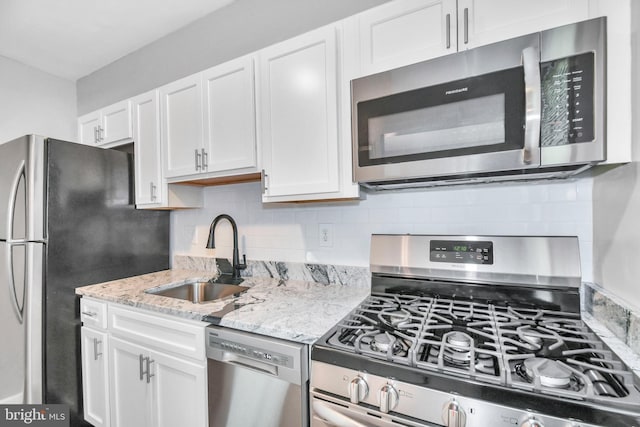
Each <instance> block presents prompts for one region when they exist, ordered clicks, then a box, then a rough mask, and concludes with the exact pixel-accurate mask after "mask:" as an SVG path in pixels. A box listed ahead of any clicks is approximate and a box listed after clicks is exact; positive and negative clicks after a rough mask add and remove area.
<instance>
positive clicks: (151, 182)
mask: <svg viewBox="0 0 640 427" xmlns="http://www.w3.org/2000/svg"><path fill="white" fill-rule="evenodd" d="M131 104H132V109H133V141H134V150H135V157H134V160H135V174H136V177H135V180H136V205H144V204H161V203H162V201H163V196H164V186H163V185H162V175H161V169H160V168H161V166H160V165H161V164H162V163H161V157H160V109H159V105H158V91H156V90H153V91H151V92H147V93H145V94H143V95H140V96H137V97H135V98H133V99H132V100H131Z"/></svg>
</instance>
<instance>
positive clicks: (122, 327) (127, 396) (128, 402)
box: [81, 298, 208, 427]
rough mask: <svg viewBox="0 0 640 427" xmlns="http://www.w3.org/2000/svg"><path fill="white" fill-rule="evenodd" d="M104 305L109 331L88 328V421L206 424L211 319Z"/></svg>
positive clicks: (154, 426) (159, 426)
mask: <svg viewBox="0 0 640 427" xmlns="http://www.w3.org/2000/svg"><path fill="white" fill-rule="evenodd" d="M83 300H85V299H84V298H83ZM103 304H104V305H105V310H106V311H108V314H107V317H108V327H107V328H106V330H105V331H99V330H97V329H95V328H91V327H87V326H86V325H87V323H85V326H83V328H82V369H83V396H84V401H85V402H84V414H85V419H86V420H87V421H88V422H90V423H92V424H93V425H94V426H96V427H98V426H100V427H102V426H113V427H126V426H135V427H140V426H148V427H173V426H190V427H206V426H207V425H208V421H207V420H208V410H207V362H206V355H205V350H204V332H205V331H204V328H205V327H206V323H204V322H198V321H192V320H186V319H176V318H172V316H166V315H161V314H156V313H152V312H148V311H146V310H136V309H131V308H127V307H123V306H120V305H118V304H106V303H103ZM81 307H82V306H81ZM107 344H108V345H107ZM96 355H97V356H96Z"/></svg>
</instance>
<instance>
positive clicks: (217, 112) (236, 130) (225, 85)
mask: <svg viewBox="0 0 640 427" xmlns="http://www.w3.org/2000/svg"><path fill="white" fill-rule="evenodd" d="M202 79H203V83H204V97H205V98H204V141H205V143H204V144H205V149H206V152H207V154H208V158H207V161H208V168H207V170H208V171H209V172H216V171H225V170H232V169H242V168H254V171H255V168H256V130H255V128H256V113H255V96H254V60H253V57H252V56H249V57H244V58H240V59H238V60H235V61H231V62H228V63H225V64H222V65H219V66H217V67H214V68H211V69H209V70H207V71H205V72H204V73H203V75H202Z"/></svg>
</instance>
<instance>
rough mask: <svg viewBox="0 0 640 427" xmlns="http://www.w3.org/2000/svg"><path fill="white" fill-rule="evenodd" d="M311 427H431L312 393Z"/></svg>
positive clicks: (429, 424) (332, 397)
mask: <svg viewBox="0 0 640 427" xmlns="http://www.w3.org/2000/svg"><path fill="white" fill-rule="evenodd" d="M311 409H312V412H311V427H403V426H405V427H429V426H436V424H431V423H427V422H414V421H409V420H406V419H401V418H399V417H396V416H393V415H389V414H383V413H381V412H378V411H376V410H371V409H366V408H364V407H362V406H358V405H356V404H352V403H350V402H348V401H346V400H343V399H337V398H335V397H334V396H327V395H324V394H320V393H318V392H312V396H311Z"/></svg>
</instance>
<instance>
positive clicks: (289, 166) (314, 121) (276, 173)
mask: <svg viewBox="0 0 640 427" xmlns="http://www.w3.org/2000/svg"><path fill="white" fill-rule="evenodd" d="M259 55H260V67H259V72H260V97H261V98H260V115H259V117H260V135H261V139H260V140H261V143H262V165H263V168H264V177H263V186H264V192H263V198H262V199H263V201H265V202H278V201H291V200H295V201H299V200H314V199H315V200H317V199H333V198H342V197H354V196H355V195H357V192H356V194H355V195H351V194H346V193H345V191H343V190H344V189H346V188H347V187H348V188H349V190H351V188H350V187H351V186H350V184H351V183H350V182H349V183H348V186H343V185H342V182H341V181H342V179H341V174H340V168H341V165H342V166H345V167H349V168H350V160H349V159H344V160H345V161H346V160H349V163H348V165H347V164H343V163H341V158H340V157H341V156H340V154H341V147H340V144H341V143H344V144H348V145H349V146H350V144H351V143H350V140H348V141H342V140H341V138H340V137H339V132H338V114H339V108H338V99H339V96H338V90H339V87H338V82H339V75H338V62H337V58H338V55H339V51H338V27H337V26H336V25H330V26H327V27H323V28H320V29H318V30H315V31H312V32H309V33H306V34H303V35H302V36H299V37H296V38H293V39H290V40H287V41H285V42H282V43H279V44H277V45H274V46H270V47H268V48H266V49H263V50H262V51H260V53H259Z"/></svg>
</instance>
